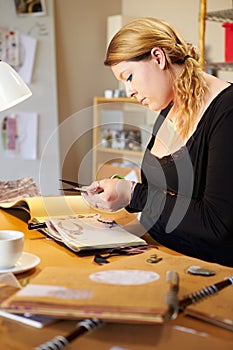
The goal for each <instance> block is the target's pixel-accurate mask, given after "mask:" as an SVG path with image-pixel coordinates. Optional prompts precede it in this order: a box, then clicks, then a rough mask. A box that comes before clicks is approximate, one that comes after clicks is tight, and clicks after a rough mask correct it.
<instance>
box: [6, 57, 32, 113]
mask: <svg viewBox="0 0 233 350" xmlns="http://www.w3.org/2000/svg"><path fill="white" fill-rule="evenodd" d="M31 95H32V93H31V91H30V89H29V88H28V86H27V85H26V84H25V82H24V81H23V80H22V78H21V77H20V76H19V74H18V73H17V72H16V71H15V70H14V69H13V68H12V67H11V66H10V65H9V64H8V63H6V62H3V61H1V60H0V112H1V111H4V110H5V109H8V108H11V107H13V106H15V105H16V104H18V103H20V102H22V101H24V100H26V99H27V98H28V97H30V96H31Z"/></svg>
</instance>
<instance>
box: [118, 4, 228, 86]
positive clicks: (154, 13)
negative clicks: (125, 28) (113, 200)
mask: <svg viewBox="0 0 233 350" xmlns="http://www.w3.org/2000/svg"><path fill="white" fill-rule="evenodd" d="M199 4H200V1H199V0H163V1H161V0H138V1H137V2H135V1H134V0H122V14H123V15H125V16H133V17H145V16H150V17H157V18H160V19H163V20H166V21H167V22H169V23H170V24H172V25H173V26H175V28H176V29H177V30H178V31H179V32H180V33H181V34H182V35H183V37H184V38H185V39H186V40H187V41H190V42H192V43H193V44H194V45H197V46H198V37H199ZM232 8H233V7H232V0H207V11H218V10H223V9H232ZM224 35H225V31H224V28H222V24H221V23H217V22H212V21H206V40H205V43H206V47H207V56H206V58H208V59H209V60H210V61H212V62H213V61H214V62H222V61H224V50H225V45H224ZM218 75H219V77H220V78H222V79H225V80H229V81H233V73H232V72H224V71H221V72H219V73H218Z"/></svg>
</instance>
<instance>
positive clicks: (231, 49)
mask: <svg viewBox="0 0 233 350" xmlns="http://www.w3.org/2000/svg"><path fill="white" fill-rule="evenodd" d="M222 26H223V27H224V28H225V61H226V62H233V23H223V25H222Z"/></svg>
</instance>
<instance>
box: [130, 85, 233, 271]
mask: <svg viewBox="0 0 233 350" xmlns="http://www.w3.org/2000/svg"><path fill="white" fill-rule="evenodd" d="M168 111H169V107H168V108H167V109H165V110H164V111H162V112H161V114H160V116H159V117H158V118H157V120H156V122H155V125H154V129H153V134H152V137H151V140H150V142H149V144H148V146H147V150H146V151H145V154H144V158H143V162H142V183H138V184H137V185H136V187H135V189H134V193H133V196H132V199H131V202H130V205H129V206H128V207H127V208H126V209H127V210H128V211H130V212H135V211H138V212H142V214H141V223H142V224H143V225H144V227H145V228H146V230H147V231H148V232H149V233H150V234H151V236H152V237H153V238H155V239H156V240H157V241H158V242H160V243H161V244H163V245H164V246H167V247H169V248H171V249H173V250H175V251H177V252H180V253H183V254H186V255H189V256H193V257H196V258H199V259H202V260H206V261H211V262H216V263H219V264H222V265H226V266H232V267H233V85H230V86H229V87H227V88H226V89H224V90H223V91H221V92H220V93H219V94H218V95H217V97H215V98H214V100H213V101H212V102H211V104H210V105H209V107H208V108H207V110H206V111H205V113H204V114H203V116H202V118H201V120H200V122H199V124H198V126H197V128H196V130H195V132H194V134H193V135H192V136H191V137H190V139H189V140H188V142H187V143H186V146H184V147H182V148H181V149H179V150H178V151H177V152H175V153H173V154H171V155H169V156H165V157H163V158H157V157H156V156H154V155H153V154H152V153H151V152H150V149H151V147H152V146H153V143H154V140H155V137H156V134H157V132H158V129H159V127H160V126H161V124H162V123H163V122H164V120H165V118H166V115H167V113H168Z"/></svg>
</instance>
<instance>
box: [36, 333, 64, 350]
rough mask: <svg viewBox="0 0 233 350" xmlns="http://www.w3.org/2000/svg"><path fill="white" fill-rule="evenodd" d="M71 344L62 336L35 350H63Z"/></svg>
mask: <svg viewBox="0 0 233 350" xmlns="http://www.w3.org/2000/svg"><path fill="white" fill-rule="evenodd" d="M68 344H69V342H68V341H67V339H66V338H65V337H63V336H61V335H58V336H56V337H54V338H53V339H52V340H49V341H48V342H47V343H44V344H42V345H40V346H38V347H36V348H34V349H35V350H61V349H64V348H65V347H66V345H68Z"/></svg>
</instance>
